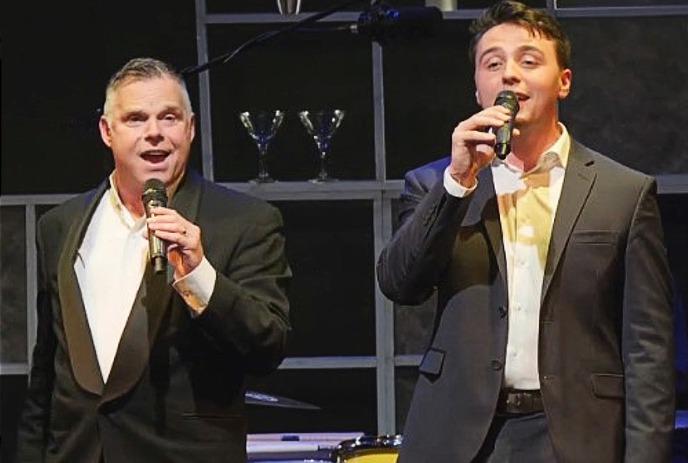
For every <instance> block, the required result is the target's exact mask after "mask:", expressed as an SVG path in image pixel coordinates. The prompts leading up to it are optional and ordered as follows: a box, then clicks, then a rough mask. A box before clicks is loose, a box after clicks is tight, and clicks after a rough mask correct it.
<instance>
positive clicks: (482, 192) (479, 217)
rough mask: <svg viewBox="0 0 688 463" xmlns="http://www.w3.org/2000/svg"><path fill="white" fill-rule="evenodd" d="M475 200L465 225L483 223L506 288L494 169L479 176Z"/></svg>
mask: <svg viewBox="0 0 688 463" xmlns="http://www.w3.org/2000/svg"><path fill="white" fill-rule="evenodd" d="M473 195H474V196H473V199H472V200H471V204H470V206H469V208H468V211H467V212H466V218H465V219H464V223H467V224H476V223H479V222H482V223H483V224H484V226H485V231H486V232H487V237H488V240H489V242H490V245H491V246H492V251H493V253H494V255H495V257H496V259H497V267H498V268H499V274H500V276H501V278H502V284H503V285H504V286H503V287H504V288H506V287H507V286H506V257H505V255H504V244H503V241H502V225H501V223H500V221H499V206H498V205H497V194H496V193H495V188H494V180H493V177H492V169H491V168H490V167H487V168H485V169H483V170H482V171H481V172H480V174H478V187H477V188H476V190H475V191H474V192H473Z"/></svg>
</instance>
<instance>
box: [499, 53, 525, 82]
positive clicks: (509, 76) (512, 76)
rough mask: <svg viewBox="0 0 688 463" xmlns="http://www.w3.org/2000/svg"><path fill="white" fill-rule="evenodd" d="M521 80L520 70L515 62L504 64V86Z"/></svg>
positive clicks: (508, 61) (510, 61)
mask: <svg viewBox="0 0 688 463" xmlns="http://www.w3.org/2000/svg"><path fill="white" fill-rule="evenodd" d="M520 80H521V68H520V66H519V65H518V63H517V62H516V61H515V60H512V59H510V60H507V62H506V63H505V64H504V73H503V74H502V82H504V83H505V84H513V83H515V82H519V81H520Z"/></svg>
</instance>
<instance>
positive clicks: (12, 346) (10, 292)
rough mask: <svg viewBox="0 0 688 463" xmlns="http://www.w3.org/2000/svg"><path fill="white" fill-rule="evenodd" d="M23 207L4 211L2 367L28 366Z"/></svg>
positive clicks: (0, 236)
mask: <svg viewBox="0 0 688 463" xmlns="http://www.w3.org/2000/svg"><path fill="white" fill-rule="evenodd" d="M24 223H25V214H24V208H23V207H15V206H3V207H1V208H0V280H1V281H2V288H1V289H0V301H2V303H1V304H0V320H1V322H0V363H25V362H26V361H27V347H26V231H25V225H24Z"/></svg>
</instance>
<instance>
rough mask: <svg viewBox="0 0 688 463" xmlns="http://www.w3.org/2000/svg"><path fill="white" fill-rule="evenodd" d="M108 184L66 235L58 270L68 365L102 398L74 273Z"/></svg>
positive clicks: (88, 200) (90, 200) (87, 201)
mask: <svg viewBox="0 0 688 463" xmlns="http://www.w3.org/2000/svg"><path fill="white" fill-rule="evenodd" d="M106 187H107V183H103V184H101V185H100V186H99V187H98V188H97V189H96V190H95V191H94V192H93V194H92V195H89V196H88V197H87V198H86V199H85V201H84V210H83V214H82V216H81V217H80V218H79V219H78V220H75V221H74V223H73V225H72V226H71V227H70V229H69V231H68V232H67V237H66V239H65V244H64V247H63V249H62V253H61V254H60V259H59V262H58V270H57V286H58V292H59V298H60V311H61V313H62V325H63V327H64V333H65V338H66V340H67V350H68V354H69V355H68V357H69V361H70V363H71V366H72V373H73V374H74V378H75V380H76V382H77V383H78V384H79V385H80V386H81V387H82V388H84V389H85V390H87V391H89V392H92V393H93V394H102V392H103V376H102V374H101V372H100V366H99V365H98V358H97V357H96V351H95V347H94V346H93V338H92V337H91V329H90V327H89V325H88V319H87V318H86V310H85V308H84V301H83V298H82V297H81V290H80V288H79V282H78V280H77V277H76V272H75V271H74V262H75V260H76V256H77V251H78V250H79V246H80V245H81V241H82V239H83V237H84V234H85V233H86V230H87V228H88V224H89V223H90V221H91V216H92V215H93V212H94V211H95V209H96V207H97V206H98V203H99V202H100V198H101V197H102V195H103V193H104V192H105V190H106Z"/></svg>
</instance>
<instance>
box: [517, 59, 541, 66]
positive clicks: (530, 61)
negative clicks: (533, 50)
mask: <svg viewBox="0 0 688 463" xmlns="http://www.w3.org/2000/svg"><path fill="white" fill-rule="evenodd" d="M521 63H523V65H524V66H528V67H533V66H537V65H538V60H536V59H535V58H533V57H525V58H523V59H522V60H521Z"/></svg>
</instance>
